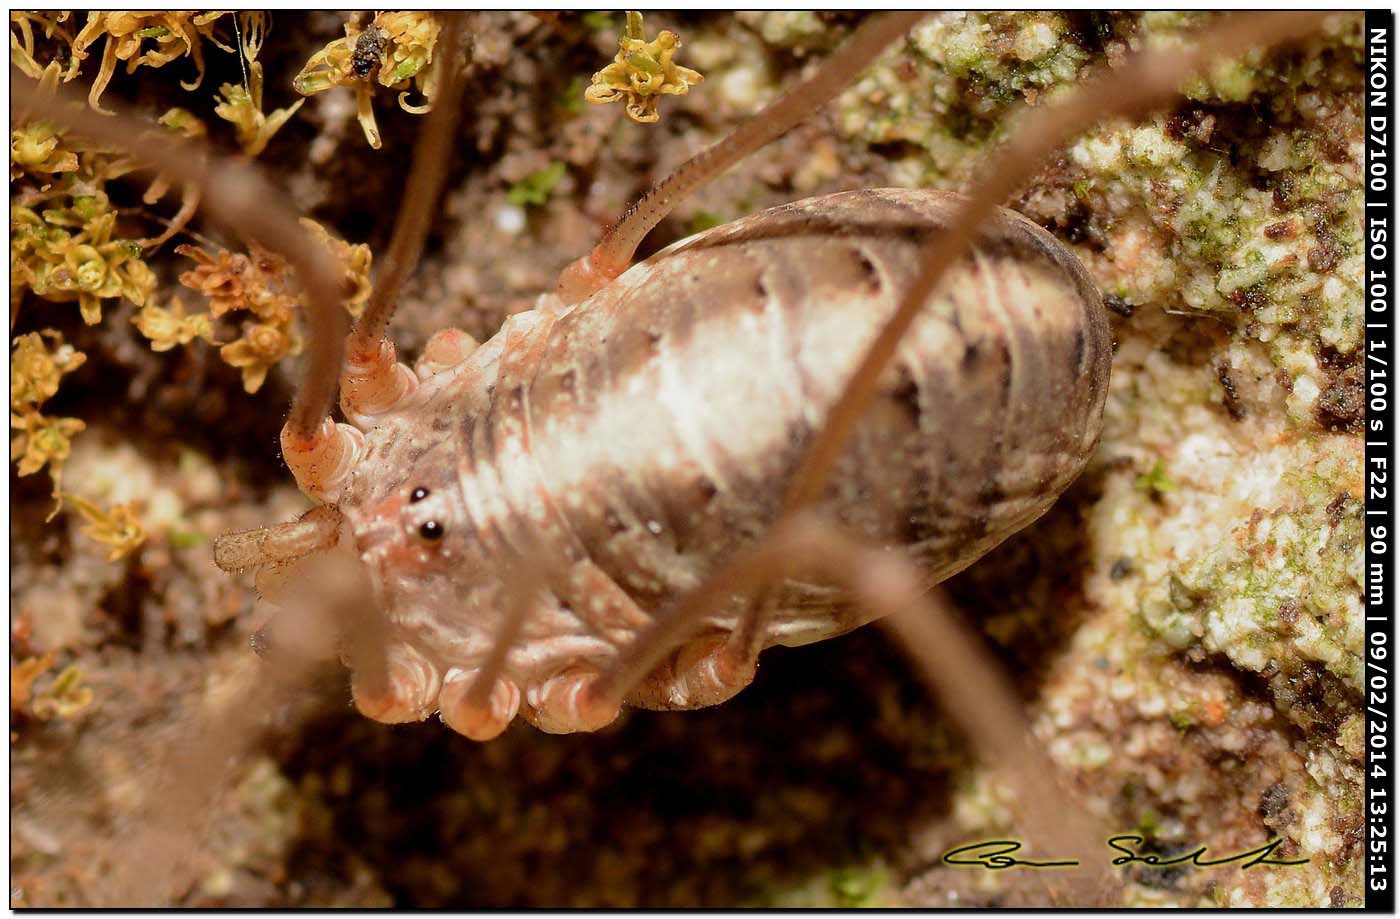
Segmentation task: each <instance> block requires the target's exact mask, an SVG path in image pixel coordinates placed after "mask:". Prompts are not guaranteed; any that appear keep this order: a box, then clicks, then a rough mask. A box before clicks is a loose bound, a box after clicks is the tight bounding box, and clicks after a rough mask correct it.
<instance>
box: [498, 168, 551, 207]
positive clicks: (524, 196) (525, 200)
mask: <svg viewBox="0 0 1400 919" xmlns="http://www.w3.org/2000/svg"><path fill="white" fill-rule="evenodd" d="M564 172H565V166H564V164H563V163H561V162H559V161H557V160H556V161H554V162H552V163H550V164H549V165H548V166H545V167H544V168H543V169H539V170H536V171H535V172H532V173H530V174H529V175H527V176H526V177H525V178H523V179H521V180H520V181H519V182H516V183H515V184H514V185H512V186H511V187H510V190H509V191H507V192H506V200H507V201H509V202H510V203H511V204H514V205H516V206H517V207H527V206H533V207H538V206H540V205H542V204H544V203H545V202H546V201H548V200H549V196H550V195H551V194H553V193H554V188H555V186H557V185H558V184H559V180H560V179H562V178H564Z"/></svg>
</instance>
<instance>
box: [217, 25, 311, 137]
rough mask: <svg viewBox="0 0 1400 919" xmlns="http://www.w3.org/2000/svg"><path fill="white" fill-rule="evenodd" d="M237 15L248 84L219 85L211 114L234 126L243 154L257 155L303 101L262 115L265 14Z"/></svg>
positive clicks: (300, 100) (299, 100)
mask: <svg viewBox="0 0 1400 919" xmlns="http://www.w3.org/2000/svg"><path fill="white" fill-rule="evenodd" d="M238 15H239V21H240V22H242V23H243V31H242V37H243V41H242V49H241V50H242V52H243V57H244V59H245V61H246V62H247V65H248V83H247V86H239V85H238V84H237V83H225V84H224V85H222V86H220V87H219V104H218V105H216V106H214V114H216V115H218V116H219V117H220V118H222V119H224V120H225V121H227V122H229V123H230V124H232V125H233V127H234V131H235V132H236V133H237V135H238V145H239V146H240V147H242V148H243V152H244V153H245V154H247V155H248V156H257V155H258V154H259V153H262V152H263V150H264V149H266V147H267V144H268V141H270V140H272V136H273V135H274V134H276V133H277V132H278V131H279V130H281V128H282V125H284V124H286V123H287V121H288V120H289V119H290V118H291V117H292V116H293V115H295V114H296V113H297V109H299V108H301V107H302V105H303V104H304V103H305V102H306V100H305V99H298V100H297V101H296V103H295V104H293V105H290V106H288V107H287V108H281V109H278V110H277V111H275V112H273V113H272V114H271V115H264V114H263V69H262V64H259V63H258V61H257V57H258V51H259V49H261V48H262V39H263V32H264V30H265V29H266V26H267V16H266V14H264V13H257V12H253V13H239V14H238Z"/></svg>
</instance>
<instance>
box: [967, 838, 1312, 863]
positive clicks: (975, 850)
mask: <svg viewBox="0 0 1400 919" xmlns="http://www.w3.org/2000/svg"><path fill="white" fill-rule="evenodd" d="M1146 841H1147V840H1146V839H1144V838H1143V837H1141V836H1135V835H1133V834H1131V833H1128V834H1124V835H1121V836H1114V837H1111V838H1110V839H1109V840H1108V841H1107V843H1105V844H1106V845H1107V846H1108V847H1109V848H1110V849H1112V850H1113V851H1115V852H1121V853H1123V854H1122V855H1119V856H1116V857H1115V858H1114V859H1113V864H1114V865H1127V864H1130V863H1132V862H1138V863H1141V864H1144V865H1149V866H1151V867H1154V868H1170V867H1173V866H1175V865H1194V866H1195V867H1197V868H1216V867H1219V866H1221V865H1232V864H1239V866H1240V868H1242V869H1247V868H1253V867H1255V866H1256V865H1276V866H1279V867H1286V866H1291V865H1305V864H1307V863H1308V862H1309V861H1311V859H1306V858H1299V859H1275V858H1272V857H1271V856H1272V855H1273V853H1274V850H1275V849H1277V848H1278V847H1279V846H1281V845H1283V840H1282V839H1273V840H1270V841H1269V842H1267V843H1265V844H1264V845H1262V846H1259V847H1257V848H1254V849H1250V850H1249V851H1247V852H1238V853H1235V854H1234V855H1225V856H1222V857H1220V858H1206V857H1205V856H1206V852H1207V851H1208V848H1207V847H1206V846H1200V847H1198V848H1196V849H1193V850H1191V851H1190V852H1186V853H1183V854H1180V855H1171V856H1166V855H1158V854H1155V853H1152V852H1139V851H1138V850H1137V849H1136V848H1134V847H1137V846H1141V845H1143V844H1144V843H1146ZM1021 846H1022V843H1020V842H1019V841H1017V840H1014V839H989V840H986V841H984V842H974V843H971V844H969V845H965V846H959V847H957V848H956V849H949V850H948V851H947V852H944V853H943V862H944V863H945V864H948V865H955V866H965V867H970V868H983V869H986V870H988V871H1002V870H1005V869H1007V868H1071V867H1074V866H1075V865H1078V864H1079V861H1078V860H1076V859H1058V860H1054V861H1038V860H1034V859H1028V858H1016V857H1015V853H1017V852H1020V851H1021Z"/></svg>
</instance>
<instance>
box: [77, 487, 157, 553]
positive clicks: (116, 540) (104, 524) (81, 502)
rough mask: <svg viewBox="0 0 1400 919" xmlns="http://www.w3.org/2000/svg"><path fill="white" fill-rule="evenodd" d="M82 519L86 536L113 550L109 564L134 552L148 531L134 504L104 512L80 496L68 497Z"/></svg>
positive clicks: (117, 505) (143, 540)
mask: <svg viewBox="0 0 1400 919" xmlns="http://www.w3.org/2000/svg"><path fill="white" fill-rule="evenodd" d="M65 497H66V498H67V499H68V500H69V501H70V502H72V504H73V506H74V507H75V508H76V509H77V511H78V515H79V516H80V517H82V519H83V535H84V536H87V537H89V538H90V539H94V540H96V541H97V542H100V543H102V544H103V545H104V546H107V547H108V549H109V550H111V551H110V552H109V553H108V554H107V561H109V562H115V561H116V560H117V559H119V558H122V557H123V556H125V555H128V554H129V553H131V552H134V551H135V550H136V549H138V548H140V546H141V544H142V543H144V542H145V541H146V528H145V527H143V526H142V525H141V518H139V517H137V516H136V510H135V508H134V507H133V506H132V505H131V504H129V503H128V504H114V505H113V506H112V509H111V510H107V511H104V510H103V509H102V508H100V507H98V506H97V505H96V504H93V503H92V502H91V501H89V500H87V499H86V498H83V497H80V496H78V495H73V494H70V495H65Z"/></svg>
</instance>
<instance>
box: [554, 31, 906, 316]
mask: <svg viewBox="0 0 1400 919" xmlns="http://www.w3.org/2000/svg"><path fill="white" fill-rule="evenodd" d="M924 15H925V14H924V13H884V14H881V15H879V16H874V17H871V19H870V20H869V21H867V22H866V23H865V24H864V25H862V26H861V27H860V29H859V30H858V31H857V32H856V33H855V34H854V35H853V36H851V38H850V39H849V40H848V41H847V42H846V43H845V44H844V45H842V46H841V48H840V49H839V50H837V52H836V53H835V54H833V55H832V56H831V57H830V58H828V59H827V60H826V61H823V62H822V65H821V67H820V69H818V70H817V72H816V73H815V74H813V75H812V76H811V77H810V78H808V79H806V80H804V81H803V82H801V83H799V84H798V85H797V86H795V87H793V88H792V89H791V90H789V91H788V92H787V93H785V94H784V95H783V96H782V97H780V98H779V99H778V100H777V101H775V102H773V103H772V104H770V105H768V106H766V107H765V108H764V109H763V111H761V112H759V113H758V114H757V115H755V116H753V117H752V118H750V119H749V120H748V121H746V122H744V123H743V124H741V125H740V126H739V127H738V128H736V129H735V130H734V132H733V133H732V134H730V135H729V136H728V137H726V138H724V139H723V140H721V141H720V142H719V143H717V144H715V145H713V146H711V147H709V148H708V149H706V150H703V151H701V152H700V153H698V154H696V155H695V156H693V157H691V158H690V159H688V160H686V161H685V163H683V164H682V165H681V166H680V167H679V168H678V169H676V171H675V172H673V173H671V175H669V176H667V177H666V178H665V179H663V180H662V181H660V182H658V183H656V185H654V186H652V188H651V189H650V190H649V191H648V192H647V193H646V194H644V195H642V197H641V198H639V199H638V200H637V203H635V204H633V205H632V206H631V207H630V208H628V209H627V213H625V214H623V215H622V219H620V220H619V221H618V222H617V224H616V225H615V226H613V228H612V229H610V230H609V231H608V232H607V233H605V234H604V235H603V239H602V241H601V242H599V243H598V245H597V246H595V247H594V249H593V251H592V252H590V253H589V254H588V255H586V256H584V257H583V258H581V259H579V260H578V261H576V262H573V263H572V264H570V265H569V266H568V267H567V268H565V269H564V272H563V274H562V275H560V277H559V288H558V294H559V299H560V300H561V301H563V302H564V303H566V304H567V303H577V302H578V301H580V300H582V299H583V298H585V297H587V296H588V295H589V294H591V293H593V292H594V291H595V290H598V289H599V288H601V287H603V286H604V285H605V284H607V283H608V282H609V281H611V280H612V279H613V278H615V277H617V276H618V275H620V274H622V272H623V271H625V270H626V269H627V266H628V265H629V264H631V262H632V256H633V255H634V254H635V253H636V251H637V246H638V245H639V244H640V243H641V241H642V239H643V237H645V236H646V235H647V234H648V233H650V232H651V230H652V228H653V227H655V226H656V225H657V224H658V223H660V222H661V221H662V220H663V219H664V218H665V217H666V215H667V214H669V213H671V211H672V210H673V209H674V208H675V206H676V205H677V204H679V203H680V202H681V201H682V200H684V199H685V197H686V196H687V195H689V194H691V193H692V192H694V191H695V190H697V189H699V188H700V187H702V186H704V185H705V184H706V183H708V182H709V181H710V180H711V179H714V178H715V177H716V176H718V175H720V174H721V173H723V172H724V171H725V170H727V169H728V168H729V167H730V166H733V165H734V164H735V163H737V162H739V161H740V160H742V159H743V158H744V157H746V156H748V155H749V154H750V153H753V152H755V151H756V150H759V149H762V148H763V147H765V146H767V145H768V144H770V143H772V142H773V141H774V140H777V139H778V138H779V137H781V136H783V135H784V134H786V133H787V132H788V131H789V130H791V129H792V127H793V126H794V125H796V124H798V123H799V122H801V121H802V120H803V119H805V118H806V117H807V116H809V115H811V114H812V112H814V111H816V110H817V109H819V108H821V107H822V106H823V105H825V104H826V103H828V102H830V101H831V100H832V99H833V98H835V96H836V94H837V93H839V92H840V91H841V90H843V89H845V88H846V87H847V86H849V85H850V84H851V81H852V80H853V79H854V78H855V76H856V74H858V73H860V72H861V71H862V70H864V69H865V67H866V66H867V65H868V64H869V63H870V62H871V61H873V60H874V59H875V58H876V57H877V56H879V54H880V52H882V51H884V50H885V49H886V48H887V47H889V46H890V45H891V44H893V43H894V41H895V40H896V39H898V38H899V37H900V36H901V35H903V34H905V33H906V32H908V31H909V30H910V29H911V28H913V26H914V24H915V23H916V22H918V21H919V20H920V19H921V18H923V16H924Z"/></svg>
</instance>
